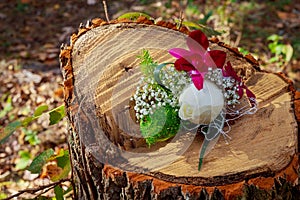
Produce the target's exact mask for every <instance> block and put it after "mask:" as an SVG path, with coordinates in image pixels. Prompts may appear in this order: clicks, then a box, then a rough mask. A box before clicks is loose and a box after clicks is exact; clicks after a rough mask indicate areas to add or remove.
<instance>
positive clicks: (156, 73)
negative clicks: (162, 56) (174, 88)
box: [153, 63, 174, 92]
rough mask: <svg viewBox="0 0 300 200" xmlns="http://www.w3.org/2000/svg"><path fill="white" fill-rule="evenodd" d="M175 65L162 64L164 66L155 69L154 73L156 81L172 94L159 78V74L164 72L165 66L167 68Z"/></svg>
mask: <svg viewBox="0 0 300 200" xmlns="http://www.w3.org/2000/svg"><path fill="white" fill-rule="evenodd" d="M173 64H174V63H162V64H160V65H158V66H157V67H156V68H155V70H154V72H153V74H154V79H155V81H156V82H157V83H158V84H159V85H160V86H161V87H163V88H164V89H165V90H166V91H169V92H170V90H169V89H168V88H166V86H165V85H164V84H163V83H162V82H161V79H160V77H159V73H160V71H161V70H162V68H163V67H165V66H167V65H173Z"/></svg>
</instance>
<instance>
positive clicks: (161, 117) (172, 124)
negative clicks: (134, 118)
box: [140, 105, 180, 146]
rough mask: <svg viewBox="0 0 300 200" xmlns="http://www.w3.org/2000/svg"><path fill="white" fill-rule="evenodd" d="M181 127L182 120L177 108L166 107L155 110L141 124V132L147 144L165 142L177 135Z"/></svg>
mask: <svg viewBox="0 0 300 200" xmlns="http://www.w3.org/2000/svg"><path fill="white" fill-rule="evenodd" d="M179 126H180V118H179V116H178V111H177V110H176V108H173V107H171V106H170V105H166V106H165V107H159V108H157V109H155V111H154V112H153V114H150V115H147V116H146V117H145V118H144V119H143V120H141V122H140V130H141V133H142V135H143V137H144V138H145V139H146V142H147V144H148V145H149V146H150V145H152V144H155V143H156V142H160V141H165V140H167V139H169V138H171V137H173V136H174V135H176V133H177V131H178V129H179Z"/></svg>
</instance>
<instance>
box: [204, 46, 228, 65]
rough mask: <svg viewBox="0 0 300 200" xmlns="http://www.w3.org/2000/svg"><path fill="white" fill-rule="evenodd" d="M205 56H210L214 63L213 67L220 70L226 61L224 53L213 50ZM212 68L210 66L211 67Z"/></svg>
mask: <svg viewBox="0 0 300 200" xmlns="http://www.w3.org/2000/svg"><path fill="white" fill-rule="evenodd" d="M207 56H210V57H211V58H212V60H213V62H214V65H213V66H217V67H218V68H222V67H223V66H224V64H225V60H226V53H225V52H224V51H221V50H213V51H208V53H207V54H206V58H207ZM211 67H212V66H211Z"/></svg>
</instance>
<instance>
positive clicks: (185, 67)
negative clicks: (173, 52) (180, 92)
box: [174, 58, 195, 72]
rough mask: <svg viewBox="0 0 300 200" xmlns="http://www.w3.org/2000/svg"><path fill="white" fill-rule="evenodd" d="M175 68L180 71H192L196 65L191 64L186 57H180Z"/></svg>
mask: <svg viewBox="0 0 300 200" xmlns="http://www.w3.org/2000/svg"><path fill="white" fill-rule="evenodd" d="M174 66H175V69H176V70H178V71H187V72H189V71H191V70H195V68H194V66H193V65H192V64H190V63H189V62H188V61H187V60H185V59H184V58H179V59H177V60H176V61H175V63H174Z"/></svg>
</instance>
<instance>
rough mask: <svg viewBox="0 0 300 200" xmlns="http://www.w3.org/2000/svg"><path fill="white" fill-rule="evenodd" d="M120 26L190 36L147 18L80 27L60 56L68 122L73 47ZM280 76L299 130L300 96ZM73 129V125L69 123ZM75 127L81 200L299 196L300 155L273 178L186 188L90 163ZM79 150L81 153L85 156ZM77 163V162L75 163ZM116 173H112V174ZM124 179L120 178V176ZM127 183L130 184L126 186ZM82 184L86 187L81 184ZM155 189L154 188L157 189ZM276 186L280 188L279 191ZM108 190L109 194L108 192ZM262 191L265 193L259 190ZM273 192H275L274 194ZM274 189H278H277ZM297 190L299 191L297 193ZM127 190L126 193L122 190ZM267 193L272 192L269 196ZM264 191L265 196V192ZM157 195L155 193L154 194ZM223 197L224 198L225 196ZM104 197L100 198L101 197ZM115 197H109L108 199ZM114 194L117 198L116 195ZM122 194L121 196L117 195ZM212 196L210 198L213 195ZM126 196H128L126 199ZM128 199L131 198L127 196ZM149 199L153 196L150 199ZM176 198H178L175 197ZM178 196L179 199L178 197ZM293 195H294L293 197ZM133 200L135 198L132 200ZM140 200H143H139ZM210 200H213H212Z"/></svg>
mask: <svg viewBox="0 0 300 200" xmlns="http://www.w3.org/2000/svg"><path fill="white" fill-rule="evenodd" d="M117 23H137V24H147V25H157V26H162V27H166V28H169V29H172V30H177V31H180V32H182V33H185V34H188V33H189V31H188V29H187V28H186V27H179V29H178V28H177V27H176V25H175V24H173V23H170V22H164V21H161V22H157V23H156V24H154V22H153V21H151V20H148V19H146V18H144V17H140V18H138V19H137V20H136V21H131V20H127V19H124V20H113V21H110V22H106V21H104V20H102V19H99V18H96V19H93V20H92V22H91V23H90V22H88V23H87V25H86V26H85V27H84V26H83V25H80V27H79V30H78V33H77V34H76V33H74V34H73V35H72V37H71V43H70V46H65V45H62V47H61V53H60V56H59V57H60V62H61V71H62V72H63V78H64V94H65V97H64V100H65V103H66V105H69V107H67V110H68V118H69V122H72V119H71V116H70V113H72V111H74V112H76V107H77V106H76V105H73V106H72V101H73V88H74V85H73V83H74V75H73V67H72V58H71V54H72V49H73V45H74V43H75V42H76V41H77V39H78V38H79V37H80V36H81V35H83V34H85V33H86V32H87V31H89V30H91V29H92V28H95V27H99V26H104V25H109V24H117ZM210 42H212V43H216V44H218V45H219V46H221V47H224V48H227V49H228V50H230V51H231V52H233V53H235V54H236V55H237V56H239V57H242V58H244V59H246V60H247V61H248V62H250V63H251V64H252V66H253V67H254V68H255V69H256V70H257V71H261V69H260V68H259V64H258V62H257V60H256V59H255V58H254V57H253V56H252V55H251V54H248V55H245V56H244V55H243V54H242V53H240V52H239V51H238V49H237V48H233V47H230V46H229V45H227V44H225V43H223V42H220V41H219V40H218V39H217V38H212V39H210ZM278 76H280V77H281V78H282V79H284V80H285V81H286V82H287V83H289V90H290V91H291V92H292V93H293V95H292V97H293V104H292V106H293V108H294V112H295V116H296V120H297V124H298V127H299V125H300V92H298V91H295V89H294V87H293V84H292V82H291V81H290V80H288V79H287V78H286V77H285V76H284V75H283V74H282V73H278ZM69 124H71V125H72V123H69ZM72 130H73V131H74V130H75V127H74V126H73V125H72V127H71V129H70V130H69V133H70V137H71V138H70V141H71V144H70V146H72V147H73V149H71V150H72V151H71V156H72V157H73V158H74V157H75V158H77V159H76V161H79V162H78V163H72V165H73V170H74V171H73V173H74V176H75V179H76V178H77V179H78V180H79V179H80V177H84V178H85V181H80V182H81V184H78V183H77V184H76V180H75V185H77V189H78V191H75V197H80V196H81V195H80V193H86V192H87V191H89V193H90V194H92V196H90V194H87V193H86V195H88V196H90V197H91V199H98V198H100V199H103V198H104V196H103V194H104V193H103V192H106V193H107V192H108V191H110V193H107V194H106V195H108V196H106V198H111V199H115V198H114V197H116V199H119V198H120V196H122V195H123V198H124V199H149V197H150V198H151V199H152V198H155V199H162V198H167V197H169V198H173V197H175V196H176V198H178V197H183V198H189V199H198V198H201V199H202V198H204V199H222V198H223V197H225V199H231V198H233V197H237V196H241V195H242V193H243V192H244V195H243V196H245V197H247V194H251V195H253V194H257V195H258V197H262V198H265V197H266V196H263V195H261V194H267V195H269V197H270V194H271V197H270V199H271V198H274V195H278V191H279V192H280V191H284V189H282V188H283V187H285V188H286V187H287V186H286V185H287V184H288V186H290V188H292V191H294V192H295V193H296V196H294V197H297V195H299V185H298V186H295V187H294V186H293V183H290V181H291V182H293V181H295V180H297V178H298V167H299V155H295V156H294V157H293V159H292V161H291V162H290V164H289V165H288V166H287V167H286V168H284V169H282V170H281V171H279V172H277V173H275V175H274V176H273V177H263V176H262V177H256V178H251V179H249V180H245V181H241V182H238V183H233V184H227V185H224V186H218V187H213V186H194V185H183V184H177V183H170V182H166V181H163V180H159V179H157V178H154V177H151V176H148V175H137V174H134V173H129V172H127V173H126V172H122V171H120V170H118V169H114V168H112V167H110V166H107V165H103V164H99V163H98V162H97V161H96V160H91V159H92V156H91V155H90V154H88V158H87V157H86V152H85V150H84V149H85V148H84V147H83V146H82V145H81V143H80V140H79V138H78V136H77V135H76V131H75V132H73V131H72ZM299 132H300V130H299V129H298V149H299ZM79 149H81V150H82V154H81V153H80V151H78V150H79ZM72 160H74V159H72ZM95 163H98V164H99V165H97V166H92V167H91V166H90V164H95ZM100 169H101V171H102V173H101V174H100V173H99V170H100ZM111 170H113V172H111ZM95 174H96V177H99V179H97V180H93V178H92V177H93V176H95ZM120 175H121V176H120ZM282 177H284V178H282ZM119 180H122V181H121V182H122V184H120V183H119V182H120V181H119ZM126 182H127V184H125V183H126ZM82 183H83V184H82ZM101 183H105V184H104V186H103V187H101V185H102V184H101ZM154 185H155V186H154ZM276 185H277V187H276ZM115 186H116V187H117V188H116V190H114V191H113V192H111V191H112V190H111V189H112V188H115ZM108 188H109V190H108ZM259 188H261V189H262V190H260V189H259ZM272 188H273V190H271V189H272ZM274 188H275V189H274ZM294 188H296V190H295V189H294ZM123 189H124V190H123ZM267 190H270V191H271V193H270V192H268V191H267ZM262 191H264V192H262ZM153 192H154V193H153ZM222 193H223V194H224V196H223V195H222ZM99 194H101V196H99ZM110 194H111V195H112V196H110V197H109V195H110ZM114 194H115V195H114ZM118 194H119V195H118ZM210 194H211V195H210ZM124 195H125V196H124ZM128 195H129V196H128ZM149 195H150V196H149ZM174 195H175V196H174ZM178 195H179V196H178ZM292 195H293V194H292ZM131 197H132V198H131ZM139 197H140V198H139ZM209 197H211V198H209Z"/></svg>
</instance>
